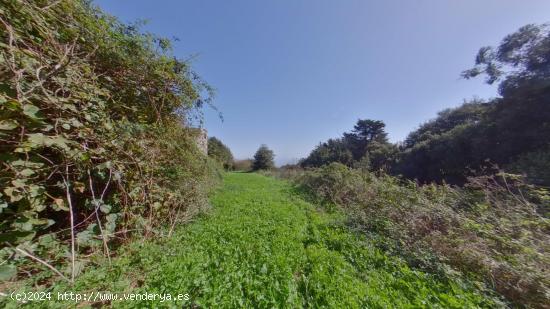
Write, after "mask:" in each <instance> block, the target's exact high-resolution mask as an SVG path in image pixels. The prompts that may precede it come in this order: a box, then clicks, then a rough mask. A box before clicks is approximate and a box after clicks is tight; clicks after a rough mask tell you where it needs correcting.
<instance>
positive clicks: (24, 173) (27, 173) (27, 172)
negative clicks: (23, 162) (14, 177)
mask: <svg viewBox="0 0 550 309" xmlns="http://www.w3.org/2000/svg"><path fill="white" fill-rule="evenodd" d="M19 174H20V175H21V176H24V177H30V176H32V175H34V171H33V170H31V169H30V168H26V169H24V170H22V171H21V172H19Z"/></svg>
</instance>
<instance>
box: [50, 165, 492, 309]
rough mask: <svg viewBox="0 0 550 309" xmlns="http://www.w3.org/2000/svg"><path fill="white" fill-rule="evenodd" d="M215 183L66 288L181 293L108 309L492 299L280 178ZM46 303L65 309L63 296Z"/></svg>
mask: <svg viewBox="0 0 550 309" xmlns="http://www.w3.org/2000/svg"><path fill="white" fill-rule="evenodd" d="M224 183H225V184H224V187H223V188H222V190H220V191H219V192H217V193H216V194H215V195H214V196H213V197H212V199H211V201H212V204H213V206H214V208H213V210H212V212H211V213H210V214H209V215H208V216H203V217H202V218H200V219H199V220H198V221H197V222H195V223H193V224H190V225H187V226H182V227H179V228H177V229H176V231H175V232H174V236H173V237H172V238H170V239H168V240H167V241H162V242H152V241H147V242H145V243H140V242H136V243H132V244H130V245H129V246H126V247H125V248H124V249H123V250H124V253H125V254H121V256H120V257H119V258H117V259H116V260H114V261H113V268H112V269H111V270H110V271H109V270H107V269H99V270H98V271H91V272H87V273H86V274H85V275H83V276H82V277H81V278H79V280H78V281H77V282H76V284H75V289H76V290H77V291H81V292H85V291H91V290H94V291H95V290H105V291H121V293H122V292H123V291H126V292H134V293H143V292H145V291H147V292H150V293H164V292H166V291H170V292H171V293H175V292H178V293H188V294H189V296H190V299H189V301H187V302H183V303H182V302H180V303H176V302H165V303H160V304H159V303H158V301H157V302H153V301H151V302H147V303H140V302H129V301H126V302H124V301H118V302H112V303H111V304H110V305H112V306H113V307H116V308H125V307H143V306H147V307H152V306H161V307H174V306H178V307H181V306H182V305H184V306H185V307H195V306H196V307H208V308H209V307H219V308H236V307H238V308H267V307H276V308H286V307H290V308H297V307H298V308H299V307H314V308H322V307H324V308H367V307H368V308H386V307H388V308H402V307H439V308H479V307H495V306H498V305H499V303H498V300H495V299H494V298H491V297H489V296H486V295H484V294H483V293H481V292H480V291H479V290H478V289H477V288H475V287H474V286H473V285H471V284H470V283H468V282H466V281H459V280H441V279H440V278H438V276H435V275H431V274H428V273H425V272H422V271H419V270H414V269H411V268H410V267H408V266H407V264H406V263H405V262H404V261H403V260H401V259H399V258H396V257H391V256H388V255H387V254H385V253H384V252H383V251H381V250H380V249H378V248H376V247H375V246H374V245H373V244H372V242H371V241H370V240H369V239H367V238H365V237H362V236H359V235H356V234H354V233H350V232H349V230H348V229H347V228H346V227H345V225H343V223H344V222H343V221H342V220H343V219H344V217H343V216H342V215H341V214H340V213H338V212H333V213H326V212H323V211H319V209H316V208H315V207H314V206H313V205H311V204H309V203H307V202H306V201H304V200H303V199H302V198H301V197H300V195H299V193H298V192H296V191H294V189H293V187H292V186H291V185H289V184H288V183H286V182H283V181H280V180H276V179H273V178H267V177H264V176H261V175H258V174H253V173H231V174H226V176H225V181H224ZM259 201H260V202H259ZM159 265H162V267H159ZM136 268H137V269H136ZM56 290H61V291H63V290H64V287H63V286H57V287H55V288H54V289H53V291H56ZM44 304H45V303H44ZM87 304H88V305H92V306H94V305H95V306H97V305H100V304H101V303H87ZM106 304H108V303H103V305H106ZM47 305H48V306H49V307H52V306H53V305H57V306H59V307H62V308H65V307H64V306H66V305H67V303H52V302H48V303H47Z"/></svg>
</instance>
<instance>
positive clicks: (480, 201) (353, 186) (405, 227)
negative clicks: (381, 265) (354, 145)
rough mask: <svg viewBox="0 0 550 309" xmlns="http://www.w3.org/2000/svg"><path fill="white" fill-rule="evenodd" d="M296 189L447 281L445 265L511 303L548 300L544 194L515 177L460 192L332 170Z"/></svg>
mask: <svg viewBox="0 0 550 309" xmlns="http://www.w3.org/2000/svg"><path fill="white" fill-rule="evenodd" d="M297 182H298V183H299V184H300V185H302V186H303V187H305V188H306V189H307V190H308V191H309V192H311V193H312V194H314V195H315V196H317V197H318V198H320V199H322V200H324V201H328V202H330V203H334V204H336V205H339V206H341V207H342V208H343V209H344V210H345V212H346V213H348V214H349V215H350V218H351V220H352V223H353V224H354V225H355V226H356V227H357V228H359V229H361V230H363V231H365V232H367V233H369V234H371V235H372V236H373V237H374V238H378V239H379V240H380V245H381V246H382V247H384V248H385V249H386V250H391V251H394V252H395V253H397V254H400V255H403V256H405V257H406V258H407V259H408V260H409V261H410V263H412V264H414V265H417V266H418V267H422V268H425V269H429V270H431V271H435V272H440V273H443V274H449V273H450V272H449V270H445V269H446V266H445V265H448V266H450V267H452V269H455V270H459V271H461V272H462V273H464V274H465V275H467V276H469V277H471V278H474V279H477V280H479V281H484V282H485V284H486V285H487V286H489V287H492V288H494V289H495V290H496V291H497V292H499V293H500V294H502V295H503V296H504V297H506V299H508V300H509V301H510V302H512V303H515V304H520V305H528V306H533V307H544V306H545V305H547V304H548V302H549V301H550V299H549V295H550V294H549V292H550V277H549V274H548V271H547V269H548V266H549V265H550V264H549V263H550V260H549V257H548V254H547V252H548V250H549V249H550V233H549V232H550V222H549V221H548V219H547V218H545V217H544V216H543V215H542V213H544V212H545V210H544V209H547V208H548V205H549V204H548V203H549V202H550V200H549V195H548V192H547V191H545V190H542V189H540V188H536V187H533V186H530V185H526V184H525V183H524V182H523V181H522V179H521V177H519V176H516V175H510V174H498V175H494V176H482V177H477V178H471V179H469V182H468V184H467V185H466V186H465V187H464V188H456V187H451V186H448V185H434V184H432V185H425V186H418V185H417V184H416V183H414V182H411V181H402V180H399V179H397V178H395V177H391V176H379V177H378V176H374V175H373V174H371V173H368V172H365V171H364V170H363V171H361V170H354V169H351V168H349V167H346V166H344V165H342V164H339V163H332V164H330V165H327V166H325V167H323V168H320V169H316V170H311V171H308V172H306V173H304V174H303V175H301V176H300V177H298V178H297Z"/></svg>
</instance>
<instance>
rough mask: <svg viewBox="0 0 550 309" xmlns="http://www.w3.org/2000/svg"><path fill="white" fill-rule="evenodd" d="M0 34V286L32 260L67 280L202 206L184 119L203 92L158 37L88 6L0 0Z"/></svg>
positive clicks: (204, 170) (200, 168) (203, 165)
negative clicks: (124, 243) (134, 237)
mask: <svg viewBox="0 0 550 309" xmlns="http://www.w3.org/2000/svg"><path fill="white" fill-rule="evenodd" d="M0 28H1V29H2V31H1V32H0V40H1V42H2V44H0V155H1V161H2V169H1V170H0V192H1V193H0V233H1V235H2V236H1V238H2V246H3V247H2V248H1V250H0V258H1V259H2V261H7V262H3V265H2V266H1V268H0V275H1V276H2V278H3V279H10V278H11V279H16V278H17V274H18V273H19V274H29V273H33V274H36V273H37V272H38V270H39V269H45V267H44V266H45V265H41V266H40V267H37V265H36V264H31V263H30V262H31V261H32V260H31V258H30V257H32V259H36V258H40V259H41V260H42V261H44V263H42V264H49V265H50V266H52V265H53V266H54V267H55V268H59V269H60V270H59V271H58V272H57V273H56V275H55V276H58V275H59V276H62V277H65V278H69V279H68V280H70V281H72V280H73V279H74V277H75V276H76V275H78V273H79V272H80V271H81V270H82V269H83V267H84V266H85V265H86V263H87V262H89V261H91V258H90V257H92V258H93V257H94V254H93V253H95V252H103V253H104V255H105V256H107V257H110V256H111V254H112V251H113V250H114V249H115V247H114V245H116V243H117V242H119V241H120V240H123V239H125V238H127V237H130V236H131V234H132V231H135V232H137V234H139V235H142V236H144V237H147V236H150V235H158V234H159V228H160V227H161V226H165V225H166V224H168V225H169V226H171V227H173V226H174V225H175V224H177V223H179V222H184V221H185V220H186V219H188V218H189V217H190V216H192V215H193V214H194V213H196V212H198V211H199V210H200V209H201V208H202V207H204V206H205V205H206V191H207V190H208V185H209V182H210V181H211V179H213V178H211V175H212V173H213V171H214V170H213V169H212V168H211V164H210V163H209V161H208V160H207V158H206V157H205V156H204V155H202V154H201V153H200V151H198V149H197V147H196V144H195V139H196V137H195V136H194V135H193V132H192V131H191V130H189V129H188V128H187V127H186V126H185V119H186V118H187V115H188V114H189V113H191V112H195V111H197V110H198V108H199V107H200V106H202V105H203V104H204V103H205V102H206V103H207V102H208V101H207V100H208V98H206V99H203V98H201V95H200V94H201V93H203V92H204V91H206V92H208V91H209V88H208V86H207V85H206V84H204V83H203V82H202V81H201V80H200V78H198V77H197V76H196V74H195V73H194V72H193V71H191V69H190V68H189V66H188V64H187V63H186V62H183V61H180V60H177V59H176V58H174V57H173V56H172V55H171V53H170V42H169V41H168V40H166V39H163V38H157V37H155V36H153V35H151V34H144V33H141V32H139V30H138V29H137V28H136V26H135V25H132V26H127V25H124V24H121V23H119V22H118V21H117V20H116V19H114V18H113V17H111V16H108V15H106V14H104V13H103V12H101V11H100V10H98V9H96V8H94V7H92V6H91V5H90V4H89V2H88V1H69V0H63V1H50V0H41V1H27V0H7V1H3V2H2V9H1V10H0ZM67 264H68V265H69V266H68V267H64V268H63V269H61V268H60V267H63V266H65V265H67ZM53 275H54V274H53V273H51V272H49V271H46V272H42V273H40V274H38V275H33V276H32V280H34V283H44V282H48V281H49V280H50V279H51V278H52V276H53ZM25 277H27V276H26V275H25Z"/></svg>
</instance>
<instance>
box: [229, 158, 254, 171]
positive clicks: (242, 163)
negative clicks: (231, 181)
mask: <svg viewBox="0 0 550 309" xmlns="http://www.w3.org/2000/svg"><path fill="white" fill-rule="evenodd" d="M253 162H254V161H253V160H252V159H244V160H235V162H234V163H233V169H235V170H236V171H240V172H249V171H251V170H252V163H253Z"/></svg>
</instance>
